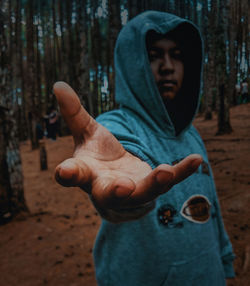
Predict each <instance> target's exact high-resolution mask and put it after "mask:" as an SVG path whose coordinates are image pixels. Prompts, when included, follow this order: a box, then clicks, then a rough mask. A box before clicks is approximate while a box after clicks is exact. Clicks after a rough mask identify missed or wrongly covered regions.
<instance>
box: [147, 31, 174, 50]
mask: <svg viewBox="0 0 250 286" xmlns="http://www.w3.org/2000/svg"><path fill="white" fill-rule="evenodd" d="M146 46H147V49H148V50H149V49H151V48H154V47H158V48H170V49H171V48H176V47H177V48H179V41H178V40H177V39H176V37H174V35H173V33H166V34H159V33H157V32H155V31H153V30H152V31H149V32H148V33H147V35H146Z"/></svg>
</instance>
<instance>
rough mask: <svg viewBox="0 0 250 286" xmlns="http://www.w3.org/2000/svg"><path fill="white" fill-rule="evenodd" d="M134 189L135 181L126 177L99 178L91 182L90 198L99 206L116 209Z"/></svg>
mask: <svg viewBox="0 0 250 286" xmlns="http://www.w3.org/2000/svg"><path fill="white" fill-rule="evenodd" d="M99 181H100V182H101V183H100V184H99ZM134 189H135V183H134V182H133V181H132V180H131V179H129V178H126V177H120V178H117V179H114V178H112V177H106V178H99V180H96V181H95V182H94V183H93V189H92V198H93V200H94V201H95V204H96V205H97V206H99V208H109V209H117V208H119V207H120V205H122V203H123V202H124V201H125V200H126V199H127V198H128V197H129V196H130V194H131V193H132V192H133V191H134Z"/></svg>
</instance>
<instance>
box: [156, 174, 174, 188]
mask: <svg viewBox="0 0 250 286" xmlns="http://www.w3.org/2000/svg"><path fill="white" fill-rule="evenodd" d="M172 179H173V173H171V172H166V171H159V172H158V173H157V174H156V181H157V183H158V184H161V185H163V184H166V183H169V182H170V181H171V180H172Z"/></svg>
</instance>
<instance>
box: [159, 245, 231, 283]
mask: <svg viewBox="0 0 250 286" xmlns="http://www.w3.org/2000/svg"><path fill="white" fill-rule="evenodd" d="M173 285H174V286H190V285H192V286H201V285H202V286H211V285H212V286H224V285H226V281H225V274H224V269H223V265H222V260H221V257H220V254H219V252H218V251H217V250H216V248H213V249H211V250H210V251H209V252H207V253H204V254H202V255H200V256H199V257H196V258H194V259H192V260H190V261H188V262H184V263H181V262H180V263H176V265H172V266H170V269H169V271H168V273H167V276H166V279H165V281H164V282H163V283H162V284H161V286H173Z"/></svg>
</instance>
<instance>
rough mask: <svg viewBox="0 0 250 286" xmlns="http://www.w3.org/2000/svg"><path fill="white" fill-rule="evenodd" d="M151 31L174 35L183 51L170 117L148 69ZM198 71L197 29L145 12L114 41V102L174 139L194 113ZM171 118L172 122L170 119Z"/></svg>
mask: <svg viewBox="0 0 250 286" xmlns="http://www.w3.org/2000/svg"><path fill="white" fill-rule="evenodd" d="M150 30H154V31H156V32H157V33H162V34H165V33H168V32H170V31H173V32H174V33H175V32H176V38H177V39H178V41H179V43H180V46H181V47H182V48H183V52H184V79H183V85H182V89H181V92H180V96H179V97H178V98H177V99H176V103H177V104H176V112H175V114H174V115H173V114H172V115H171V116H170V114H169V113H168V111H167V108H166V107H165V105H164V103H163V100H162V98H161V96H160V94H159V91H158V88H157V86H156V83H155V80H154V77H153V74H152V71H151V68H150V62H149V59H148V54H147V48H146V34H147V32H148V31H150ZM201 70H202V40H201V37H200V33H199V30H198V29H197V28H196V26H195V25H194V24H193V23H191V22H189V21H188V20H185V19H182V18H179V17H177V16H175V15H173V14H169V13H164V12H157V11H147V12H144V13H142V14H140V15H138V16H136V17H135V18H133V19H132V20H130V21H129V22H128V23H127V24H126V25H125V26H124V27H123V28H122V30H121V32H120V34H119V36H118V39H117V42H116V47H115V71H116V79H115V91H116V96H115V98H116V102H117V103H118V104H119V105H120V107H121V108H126V109H127V110H129V111H130V112H132V113H134V114H136V115H137V116H138V117H139V118H140V119H142V120H143V121H144V122H145V123H146V124H147V125H148V126H149V127H151V128H153V129H154V130H158V131H159V130H161V132H164V133H167V134H168V135H173V136H177V135H179V134H181V133H182V132H183V131H184V130H185V129H187V128H188V127H189V126H190V124H191V123H192V121H193V119H194V116H195V114H196V112H197V109H198V104H199V94H200V81H201ZM173 116H174V117H175V120H174V121H173V120H171V118H173ZM173 122H178V124H174V123H173ZM177 125H178V126H177Z"/></svg>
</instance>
